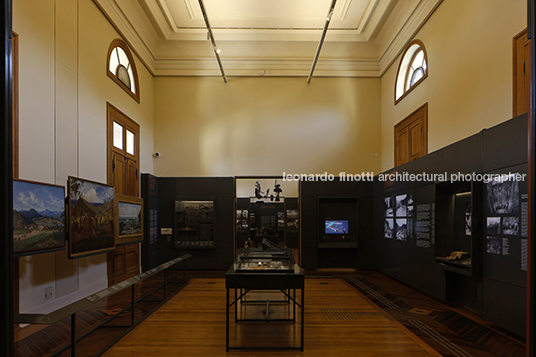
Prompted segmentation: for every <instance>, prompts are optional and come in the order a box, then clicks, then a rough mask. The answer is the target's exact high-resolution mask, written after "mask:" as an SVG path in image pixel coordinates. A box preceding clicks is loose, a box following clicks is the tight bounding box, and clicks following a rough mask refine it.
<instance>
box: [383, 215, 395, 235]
mask: <svg viewBox="0 0 536 357" xmlns="http://www.w3.org/2000/svg"><path fill="white" fill-rule="evenodd" d="M394 224H395V223H394V220H393V219H392V218H386V219H385V221H384V225H385V231H384V232H385V235H384V236H385V238H389V239H392V238H393V233H394Z"/></svg>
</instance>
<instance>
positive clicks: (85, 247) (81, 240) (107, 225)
mask: <svg viewBox="0 0 536 357" xmlns="http://www.w3.org/2000/svg"><path fill="white" fill-rule="evenodd" d="M68 186H69V196H68V200H67V202H68V205H69V209H68V213H69V235H68V237H69V257H70V258H76V257H81V256H87V255H92V254H98V253H104V252H109V251H112V250H114V249H115V239H114V188H113V186H110V185H105V184H102V183H99V182H94V181H89V180H85V179H81V178H77V177H72V176H69V180H68Z"/></svg>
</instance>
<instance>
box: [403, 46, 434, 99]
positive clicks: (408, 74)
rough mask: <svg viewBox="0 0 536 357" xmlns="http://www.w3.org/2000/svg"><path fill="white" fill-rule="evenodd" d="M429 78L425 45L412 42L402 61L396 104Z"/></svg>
mask: <svg viewBox="0 0 536 357" xmlns="http://www.w3.org/2000/svg"><path fill="white" fill-rule="evenodd" d="M427 76H428V59H427V56H426V50H425V48H424V45H423V43H422V42H421V41H419V40H414V41H412V42H411V43H410V44H409V46H408V48H407V49H406V51H405V52H404V55H403V56H402V61H400V67H398V74H397V76H396V85H395V104H396V103H398V102H399V101H400V100H402V98H404V97H405V96H406V94H408V93H409V92H410V91H411V90H412V89H413V88H415V87H416V86H417V85H418V84H419V83H421V82H422V81H423V80H424V79H425V78H426V77H427Z"/></svg>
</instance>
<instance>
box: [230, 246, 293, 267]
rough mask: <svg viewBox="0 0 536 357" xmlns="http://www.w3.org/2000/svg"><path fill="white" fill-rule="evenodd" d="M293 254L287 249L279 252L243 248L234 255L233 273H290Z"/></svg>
mask: <svg viewBox="0 0 536 357" xmlns="http://www.w3.org/2000/svg"><path fill="white" fill-rule="evenodd" d="M294 263H295V262H294V253H293V252H292V250H290V249H288V248H284V249H282V250H281V251H275V250H273V249H269V250H264V251H263V250H260V249H253V248H243V249H240V250H239V251H238V252H237V253H236V261H235V263H234V264H235V271H236V272H242V273H263V272H266V273H292V272H294Z"/></svg>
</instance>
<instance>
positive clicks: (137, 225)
mask: <svg viewBox="0 0 536 357" xmlns="http://www.w3.org/2000/svg"><path fill="white" fill-rule="evenodd" d="M114 201H115V217H116V225H115V244H118V245H119V244H130V243H137V242H141V241H143V199H142V198H138V197H132V196H125V195H115V200H114Z"/></svg>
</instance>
